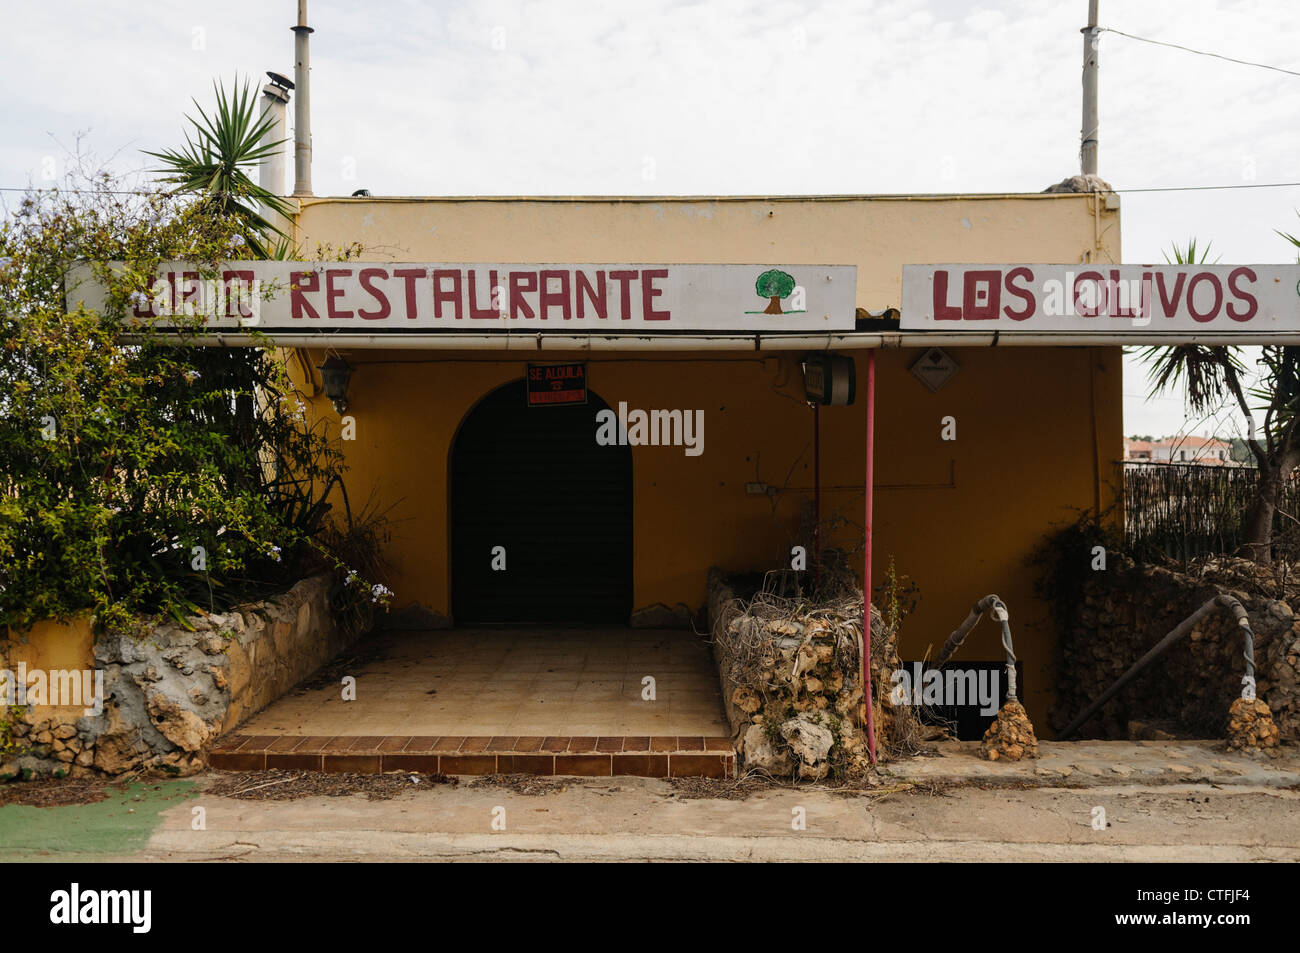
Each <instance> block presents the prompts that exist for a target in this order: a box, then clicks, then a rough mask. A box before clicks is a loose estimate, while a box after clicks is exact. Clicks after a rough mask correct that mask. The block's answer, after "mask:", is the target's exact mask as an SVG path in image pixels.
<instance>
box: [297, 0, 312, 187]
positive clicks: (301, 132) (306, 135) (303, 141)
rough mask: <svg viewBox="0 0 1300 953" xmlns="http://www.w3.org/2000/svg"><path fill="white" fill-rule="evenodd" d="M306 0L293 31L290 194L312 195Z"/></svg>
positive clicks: (302, 2)
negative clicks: (295, 91) (295, 90)
mask: <svg viewBox="0 0 1300 953" xmlns="http://www.w3.org/2000/svg"><path fill="white" fill-rule="evenodd" d="M314 32H315V31H314V30H313V29H312V28H311V27H309V26H308V25H307V0H298V25H297V26H295V27H294V28H293V84H294V86H295V87H296V89H297V93H298V100H297V102H295V103H294V108H293V194H294V195H311V194H312V193H311V54H310V52H309V51H308V48H307V40H308V37H310V36H311V34H312V33H314Z"/></svg>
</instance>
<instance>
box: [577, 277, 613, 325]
mask: <svg viewBox="0 0 1300 953" xmlns="http://www.w3.org/2000/svg"><path fill="white" fill-rule="evenodd" d="M574 283H575V284H576V285H577V287H576V291H577V298H578V320H579V321H581V320H582V319H583V318H584V317H586V316H587V309H586V307H585V305H584V304H583V298H584V297H586V299H587V300H588V301H590V302H591V310H592V311H594V312H595V314H596V317H598V318H601V319H602V320H604V319H607V318H608V317H609V305H608V304H607V303H606V301H605V273H604V272H603V271H598V272H596V287H595V288H592V286H591V281H590V279H588V278H587V276H586V274H584V273H583V272H581V271H579V272H577V273H576V274H575V275H574Z"/></svg>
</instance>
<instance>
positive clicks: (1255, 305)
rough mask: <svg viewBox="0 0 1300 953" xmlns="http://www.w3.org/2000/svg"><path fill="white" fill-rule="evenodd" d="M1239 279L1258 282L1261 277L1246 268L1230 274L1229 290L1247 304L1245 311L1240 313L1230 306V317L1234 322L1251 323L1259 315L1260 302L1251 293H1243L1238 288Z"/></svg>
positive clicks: (1237, 269) (1235, 269)
mask: <svg viewBox="0 0 1300 953" xmlns="http://www.w3.org/2000/svg"><path fill="white" fill-rule="evenodd" d="M1238 278H1247V279H1249V280H1250V281H1257V280H1258V279H1259V276H1258V275H1256V274H1255V272H1254V271H1253V270H1251V269H1250V268H1247V267H1245V266H1244V265H1243V266H1242V267H1241V268H1234V269H1232V271H1230V272H1228V290H1229V291H1231V292H1232V293H1233V295H1234V296H1235V297H1237V298H1239V299H1241V300H1242V301H1245V302H1247V304H1246V308H1245V310H1244V311H1239V310H1237V309H1236V308H1235V307H1233V306H1232V305H1231V304H1229V305H1228V317H1230V318H1232V320H1234V321H1249V320H1250V319H1251V318H1253V317H1254V316H1255V315H1257V314H1259V301H1258V300H1257V299H1256V298H1255V296H1254V295H1253V294H1251V293H1250V292H1249V291H1243V290H1241V289H1240V288H1238V287H1237V279H1238Z"/></svg>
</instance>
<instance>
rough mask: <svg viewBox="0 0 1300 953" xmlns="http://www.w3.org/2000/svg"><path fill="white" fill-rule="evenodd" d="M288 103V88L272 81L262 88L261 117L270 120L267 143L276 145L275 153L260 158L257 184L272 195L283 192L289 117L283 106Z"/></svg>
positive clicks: (282, 193)
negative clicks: (267, 117) (266, 117)
mask: <svg viewBox="0 0 1300 953" xmlns="http://www.w3.org/2000/svg"><path fill="white" fill-rule="evenodd" d="M288 102H289V88H286V87H284V86H281V85H279V84H278V83H276V82H274V81H272V82H269V83H267V84H266V85H265V86H263V87H262V115H263V116H264V117H265V116H269V117H270V119H271V125H270V128H268V129H267V131H266V141H267V142H268V143H272V142H274V143H278V145H277V146H276V147H275V151H274V152H272V153H271V154H270V155H266V156H263V157H262V161H261V162H259V163H258V165H257V184H258V185H260V186H261V187H262V188H264V189H266V190H267V191H268V192H270V193H271V194H272V195H284V194H285V192H284V190H285V179H284V173H285V165H286V164H285V158H284V155H285V140H286V139H288V138H289V115H288V111H287V110H286V109H285V106H286V105H287V104H288Z"/></svg>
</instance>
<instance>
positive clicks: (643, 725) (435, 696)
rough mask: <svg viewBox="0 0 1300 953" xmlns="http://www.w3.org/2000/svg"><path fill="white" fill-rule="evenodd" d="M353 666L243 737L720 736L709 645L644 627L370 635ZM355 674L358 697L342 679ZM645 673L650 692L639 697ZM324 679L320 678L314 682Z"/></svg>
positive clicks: (243, 730)
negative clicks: (351, 696)
mask: <svg viewBox="0 0 1300 953" xmlns="http://www.w3.org/2000/svg"><path fill="white" fill-rule="evenodd" d="M357 650H358V651H363V652H366V654H373V655H374V657H373V658H371V659H370V660H368V661H364V662H360V663H358V664H357V666H356V670H355V671H353V670H350V669H349V668H348V666H347V665H342V666H335V667H334V668H333V669H332V670H331V672H330V678H329V679H328V680H325V679H323V678H322V679H318V680H317V685H318V686H319V687H311V688H308V689H306V690H299V691H298V692H296V693H292V694H290V695H287V696H285V697H284V698H282V699H280V700H279V701H277V702H275V703H274V704H272V705H271V706H270V707H269V708H267V709H266V710H264V711H262V712H260V713H259V714H257V715H255V716H254V717H253V718H252V719H250V720H249V721H248V722H246V723H245V724H243V725H241V726H240V728H239V732H240V734H241V735H246V736H250V737H252V736H280V735H294V736H299V737H314V738H331V737H336V736H371V737H387V736H412V737H416V736H424V737H480V736H481V737H489V738H490V737H514V738H518V737H523V736H542V737H545V736H578V737H587V736H594V737H605V736H620V735H621V736H679V737H694V738H701V737H719V736H726V735H728V734H729V728H728V725H727V721H726V717H725V715H724V714H723V710H722V700H721V698H720V696H719V691H718V676H717V672H716V670H715V669H714V666H713V661H712V658H711V657H710V653H709V649H708V646H707V645H706V644H705V643H703V642H702V641H701V640H700V639H699V638H698V637H696V636H695V635H694V634H693V633H691V632H682V631H672V630H648V629H621V628H610V629H545V628H537V629H513V628H512V629H453V630H443V631H435V632H403V633H393V634H387V635H383V636H379V637H374V638H373V639H372V640H371V641H370V643H369V644H368V645H367V644H366V643H363V644H362V645H360V646H358V648H357ZM344 675H352V676H354V677H355V678H356V700H355V701H343V699H342V694H341V684H340V681H341V679H342V677H343V676H344ZM647 676H649V677H651V678H653V679H654V680H655V681H654V689H655V698H654V700H645V699H643V698H642V691H643V681H642V680H643V679H644V678H646V677H647ZM322 682H324V683H323V684H321V683H322Z"/></svg>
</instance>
